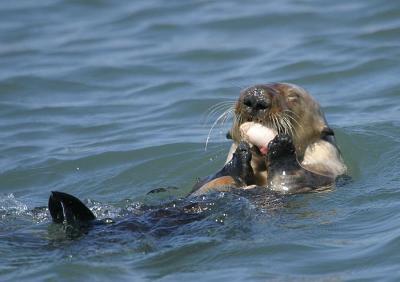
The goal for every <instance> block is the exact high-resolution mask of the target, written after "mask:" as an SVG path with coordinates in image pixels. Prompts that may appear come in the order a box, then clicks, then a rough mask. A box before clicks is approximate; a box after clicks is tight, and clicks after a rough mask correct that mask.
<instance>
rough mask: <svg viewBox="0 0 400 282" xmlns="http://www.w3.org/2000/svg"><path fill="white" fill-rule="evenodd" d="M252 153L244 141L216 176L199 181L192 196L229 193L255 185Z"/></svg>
mask: <svg viewBox="0 0 400 282" xmlns="http://www.w3.org/2000/svg"><path fill="white" fill-rule="evenodd" d="M251 158H252V153H251V149H250V146H249V144H247V143H246V142H244V141H242V142H240V143H239V145H238V146H237V148H236V150H235V152H234V153H233V157H232V159H231V160H230V161H229V162H228V163H226V164H225V166H224V167H223V168H222V169H221V170H219V171H218V172H217V173H215V174H214V175H211V176H209V177H206V178H204V179H201V180H199V181H198V182H197V183H196V184H195V185H194V187H193V189H192V192H191V194H190V195H191V196H198V195H202V194H205V193H209V192H228V191H231V189H232V188H243V187H246V186H248V185H252V184H254V174H253V169H252V167H251Z"/></svg>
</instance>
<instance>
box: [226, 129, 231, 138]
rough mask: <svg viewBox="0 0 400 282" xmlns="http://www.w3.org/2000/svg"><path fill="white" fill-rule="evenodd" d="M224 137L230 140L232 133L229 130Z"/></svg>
mask: <svg viewBox="0 0 400 282" xmlns="http://www.w3.org/2000/svg"><path fill="white" fill-rule="evenodd" d="M226 139H230V140H232V134H231V131H230V130H229V131H228V132H227V133H226Z"/></svg>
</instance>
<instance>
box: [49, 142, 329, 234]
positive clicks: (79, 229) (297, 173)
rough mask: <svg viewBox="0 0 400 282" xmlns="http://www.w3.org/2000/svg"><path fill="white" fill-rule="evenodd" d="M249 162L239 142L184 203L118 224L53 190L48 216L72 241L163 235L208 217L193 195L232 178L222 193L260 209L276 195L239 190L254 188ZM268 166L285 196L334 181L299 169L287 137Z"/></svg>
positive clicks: (269, 190)
mask: <svg viewBox="0 0 400 282" xmlns="http://www.w3.org/2000/svg"><path fill="white" fill-rule="evenodd" d="M250 161H251V149H250V147H249V145H248V144H246V143H245V142H242V143H241V144H240V145H239V146H238V148H237V149H236V151H235V153H234V155H233V158H232V160H231V161H230V162H228V163H227V164H226V165H225V166H224V167H223V168H222V169H221V170H220V171H218V172H217V173H216V174H215V175H213V176H212V177H209V178H206V179H204V180H202V181H200V182H198V183H197V184H196V185H195V187H194V189H193V191H192V193H191V194H190V195H189V197H188V198H187V201H180V202H172V203H169V204H166V205H164V206H157V207H150V206H149V207H143V214H142V215H131V216H127V217H125V218H122V219H120V220H118V222H114V220H112V219H104V220H97V219H96V217H95V215H94V214H93V213H92V212H91V211H90V209H89V208H88V207H86V206H85V205H84V204H83V203H82V202H81V201H80V200H79V199H78V198H76V197H74V196H72V195H69V194H67V193H63V192H56V191H54V192H52V193H51V195H50V197H49V203H48V206H49V211H50V214H51V217H52V219H53V222H54V223H64V224H66V226H68V227H70V228H69V229H66V230H67V231H68V232H69V234H67V235H69V236H70V237H79V236H81V235H82V234H84V233H86V232H87V231H88V230H89V229H90V228H93V227H96V226H103V227H104V226H109V227H110V228H113V229H122V230H130V231H135V232H151V233H157V234H159V235H162V234H165V233H169V232H172V231H173V230H174V229H175V228H177V227H179V226H180V225H182V224H187V223H192V222H195V221H198V220H202V219H203V218H205V217H206V216H207V214H208V213H209V212H211V211H210V210H209V209H207V208H205V209H203V207H204V204H205V203H204V201H203V202H202V200H199V199H197V198H196V197H195V196H196V195H201V194H202V193H198V194H196V192H198V191H199V190H201V189H202V187H203V185H204V184H206V183H208V182H210V181H212V180H213V179H218V178H222V177H231V178H232V179H234V182H233V185H231V186H227V187H225V188H224V190H223V191H229V192H232V193H234V194H237V195H239V196H244V197H248V198H253V199H258V201H260V199H261V205H262V201H263V200H266V199H268V197H270V196H271V195H274V194H276V193H275V192H276V189H273V188H274V187H268V186H267V187H261V186H255V187H254V188H251V189H246V190H245V189H241V188H240V187H242V186H246V185H252V184H253V183H254V179H253V178H254V175H253V170H252V168H251V165H250ZM266 165H267V167H268V169H269V171H270V174H269V177H268V180H269V181H270V182H271V183H272V182H274V181H279V182H280V183H285V185H287V186H288V187H289V188H290V189H289V191H287V192H288V194H291V193H301V192H308V191H310V190H313V189H317V188H318V187H319V186H320V185H321V184H324V185H325V184H328V183H332V181H333V180H332V179H330V178H327V177H324V176H319V175H315V174H313V173H312V172H309V171H307V170H305V169H303V168H302V167H301V166H300V165H299V164H298V162H297V159H296V154H295V150H294V147H293V144H292V142H291V140H290V137H288V136H286V135H278V136H277V137H275V139H274V140H272V141H271V142H270V144H269V153H268V155H267V157H266ZM283 171H284V172H285V173H283ZM271 185H272V184H271ZM209 188H210V187H209ZM211 188H214V189H211V190H210V189H207V191H204V192H205V193H207V192H213V191H215V192H219V191H221V190H220V187H211ZM200 192H203V191H200ZM279 192H282V191H279ZM279 194H282V193H279ZM283 194H285V193H283Z"/></svg>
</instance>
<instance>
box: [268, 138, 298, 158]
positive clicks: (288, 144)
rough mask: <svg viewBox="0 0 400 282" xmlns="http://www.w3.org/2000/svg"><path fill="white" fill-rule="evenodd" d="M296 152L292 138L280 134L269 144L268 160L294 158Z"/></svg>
mask: <svg viewBox="0 0 400 282" xmlns="http://www.w3.org/2000/svg"><path fill="white" fill-rule="evenodd" d="M295 152H296V150H295V148H294V145H293V140H292V138H291V137H290V136H289V135H287V134H279V135H277V136H275V138H274V139H272V141H271V142H269V144H268V155H267V157H268V159H270V160H271V159H277V158H281V157H287V156H293V155H294V154H295Z"/></svg>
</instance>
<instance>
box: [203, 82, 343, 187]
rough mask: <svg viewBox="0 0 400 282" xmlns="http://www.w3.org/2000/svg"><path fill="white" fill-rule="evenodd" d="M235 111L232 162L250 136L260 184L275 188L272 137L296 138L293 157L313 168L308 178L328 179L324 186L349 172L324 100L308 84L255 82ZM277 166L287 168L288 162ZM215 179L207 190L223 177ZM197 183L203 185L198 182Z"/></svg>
mask: <svg viewBox="0 0 400 282" xmlns="http://www.w3.org/2000/svg"><path fill="white" fill-rule="evenodd" d="M234 115H235V116H234V122H233V125H232V128H231V129H230V131H229V134H228V135H229V138H231V139H232V140H233V144H232V146H231V149H230V151H229V153H228V156H227V161H226V163H229V162H230V161H231V160H232V157H233V155H234V152H235V151H236V149H237V147H238V145H239V144H240V142H242V141H247V142H249V143H250V145H253V146H252V149H251V155H252V157H251V167H252V170H253V172H252V173H253V175H254V178H253V180H252V182H254V184H255V185H257V186H265V187H267V186H268V187H271V185H270V183H269V182H268V181H269V180H268V174H269V169H268V165H267V162H266V160H265V156H266V155H267V151H268V144H269V142H270V141H271V140H272V139H273V138H274V137H275V136H280V135H285V136H287V138H289V139H290V140H291V143H292V144H293V147H294V154H292V156H295V157H296V159H297V165H298V166H299V167H301V168H303V169H304V171H308V172H309V173H310V174H308V176H307V177H308V178H310V177H312V176H315V180H316V181H315V183H314V184H318V182H319V181H320V180H321V179H323V181H320V182H321V183H320V184H321V186H323V185H325V184H326V183H325V180H326V179H331V182H332V180H334V179H335V178H336V177H337V176H339V175H342V174H345V172H346V170H347V168H346V165H345V164H344V162H343V160H342V157H341V154H340V151H339V149H338V147H337V145H336V140H335V136H334V132H333V130H332V129H331V128H330V127H329V125H328V123H327V121H326V119H325V116H324V113H323V112H322V110H321V107H320V105H319V104H318V103H317V102H316V101H315V100H314V99H313V98H312V97H311V95H310V94H308V92H307V91H306V90H304V89H303V88H301V87H299V86H297V85H294V84H290V83H268V84H258V85H255V86H251V87H249V88H246V89H244V90H243V91H241V93H240V97H239V99H238V100H237V102H236V103H235V106H234ZM292 163H293V162H292ZM277 165H278V166H279V167H280V168H282V164H277ZM272 166H273V165H272V164H270V167H272ZM274 175H275V174H274ZM320 176H321V177H320ZM209 179H212V181H213V182H211V183H207V182H206V183H202V184H203V185H204V184H207V185H208V188H207V189H208V190H212V189H211V187H212V186H217V185H215V184H218V182H219V180H218V178H215V177H209ZM293 180H294V178H293ZM299 181H300V179H299ZM292 185H294V186H296V187H297V186H299V185H301V184H300V182H299V183H298V185H297V184H295V183H294V182H293V183H292ZM195 188H200V187H199V185H198V184H196V185H195ZM278 190H279V189H278ZM294 190H296V191H300V190H301V189H294ZM305 190H307V188H305Z"/></svg>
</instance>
